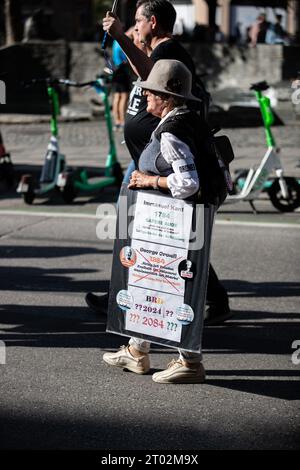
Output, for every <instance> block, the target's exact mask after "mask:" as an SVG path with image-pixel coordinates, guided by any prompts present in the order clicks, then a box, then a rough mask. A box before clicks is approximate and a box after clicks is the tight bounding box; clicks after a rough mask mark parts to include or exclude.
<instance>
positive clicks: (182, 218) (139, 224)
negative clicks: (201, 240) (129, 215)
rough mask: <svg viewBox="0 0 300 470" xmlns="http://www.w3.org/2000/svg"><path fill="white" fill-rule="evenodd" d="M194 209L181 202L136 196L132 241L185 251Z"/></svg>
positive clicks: (152, 196) (144, 194)
mask: <svg viewBox="0 0 300 470" xmlns="http://www.w3.org/2000/svg"><path fill="white" fill-rule="evenodd" d="M192 214H193V208H192V206H191V205H190V204H187V203H186V202H185V201H183V200H180V199H172V198H169V197H168V198H167V197H162V196H160V197H157V196H155V195H153V194H147V193H143V192H141V193H139V194H138V196H137V201H136V210H135V217H134V227H133V234H132V238H136V239H139V240H145V241H151V242H154V243H159V244H165V245H171V246H175V247H178V248H188V246H189V239H190V232H191V225H192Z"/></svg>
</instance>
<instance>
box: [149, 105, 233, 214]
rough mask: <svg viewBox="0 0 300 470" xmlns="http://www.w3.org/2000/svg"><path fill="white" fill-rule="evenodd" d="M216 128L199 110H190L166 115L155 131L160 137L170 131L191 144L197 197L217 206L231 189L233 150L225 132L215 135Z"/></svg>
mask: <svg viewBox="0 0 300 470" xmlns="http://www.w3.org/2000/svg"><path fill="white" fill-rule="evenodd" d="M218 131H219V129H213V130H211V129H210V128H209V126H208V124H207V122H206V120H204V119H202V118H201V117H200V116H199V114H198V112H196V111H191V112H190V113H185V114H178V115H176V116H173V117H172V118H170V119H167V121H165V122H164V123H163V124H162V125H161V126H159V127H158V129H157V131H155V135H156V137H157V138H158V139H159V140H160V136H161V134H162V133H163V132H170V133H172V134H174V135H176V137H178V138H179V139H180V140H182V141H183V142H185V143H186V144H187V145H188V146H189V147H190V149H191V151H192V153H193V155H195V157H196V158H195V165H196V168H197V172H198V176H199V181H200V190H199V193H198V194H197V195H196V198H197V201H198V202H200V203H210V204H214V205H216V206H217V207H220V205H221V204H222V203H223V202H224V201H225V199H226V197H227V195H228V193H229V192H230V191H231V189H232V181H231V176H230V171H229V164H230V162H231V161H232V160H233V159H234V154H233V150H232V147H231V143H230V140H229V139H228V137H227V136H217V137H216V136H215V134H216V133H217V132H218Z"/></svg>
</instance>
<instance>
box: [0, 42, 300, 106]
mask: <svg viewBox="0 0 300 470" xmlns="http://www.w3.org/2000/svg"><path fill="white" fill-rule="evenodd" d="M184 46H185V47H186V48H187V49H188V50H189V51H190V53H191V55H192V57H193V58H194V61H195V63H196V65H197V72H198V73H199V74H206V77H205V78H204V80H205V82H206V83H207V85H208V88H209V89H211V90H213V89H222V88H227V87H239V88H242V89H247V88H248V87H249V85H250V84H251V83H253V82H255V81H258V80H267V81H268V82H269V83H270V84H273V85H274V84H276V83H279V82H281V81H282V80H286V79H293V78H295V77H296V74H297V71H298V70H300V46H289V47H286V46H281V45H274V46H271V45H264V44H261V45H258V46H257V47H256V48H241V47H236V46H228V45H226V44H224V45H223V44H215V45H208V44H197V43H190V44H187V43H185V44H184ZM104 66H105V61H104V58H103V57H102V55H101V54H100V53H99V49H98V48H96V45H95V44H94V43H82V42H78V43H77V42H72V43H70V44H68V43H66V42H65V41H51V42H46V41H31V42H28V43H24V44H17V45H15V46H11V47H8V48H0V79H1V80H3V81H4V82H5V83H6V85H7V105H1V106H0V112H47V110H48V107H47V95H46V92H45V90H41V89H40V90H37V89H26V90H24V89H21V88H20V86H19V84H20V82H21V81H22V80H26V79H29V78H32V77H46V76H52V77H67V78H71V79H74V80H77V81H88V80H93V79H94V78H95V77H96V75H97V74H99V73H100V72H101V71H102V70H103V67H104ZM91 96H93V91H92V90H90V91H87V90H78V89H69V90H68V89H67V90H64V89H62V100H63V102H67V101H68V100H69V99H71V100H72V101H73V102H82V101H86V100H89V99H90V97H91Z"/></svg>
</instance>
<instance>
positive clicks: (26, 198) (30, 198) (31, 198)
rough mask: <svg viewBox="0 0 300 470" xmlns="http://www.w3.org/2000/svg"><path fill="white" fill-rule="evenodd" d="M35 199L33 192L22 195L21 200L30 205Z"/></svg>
mask: <svg viewBox="0 0 300 470" xmlns="http://www.w3.org/2000/svg"><path fill="white" fill-rule="evenodd" d="M34 198H35V194H34V192H33V191H28V192H27V193H23V199H24V202H25V203H26V204H29V205H30V204H32V203H33V201H34Z"/></svg>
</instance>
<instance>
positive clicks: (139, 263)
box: [128, 240, 187, 295]
mask: <svg viewBox="0 0 300 470" xmlns="http://www.w3.org/2000/svg"><path fill="white" fill-rule="evenodd" d="M131 247H132V249H133V250H134V252H135V253H136V262H135V264H134V265H133V266H131V267H130V268H129V277H128V284H129V285H132V286H136V287H141V288H146V289H147V288H148V289H153V290H156V291H160V292H166V293H170V294H174V295H184V283H185V281H184V279H183V278H182V277H180V275H179V270H178V266H179V264H180V262H182V261H183V260H185V259H186V257H187V250H186V249H181V248H173V247H169V246H163V245H157V244H155V243H147V242H143V241H140V240H132V244H131Z"/></svg>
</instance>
